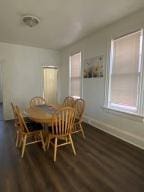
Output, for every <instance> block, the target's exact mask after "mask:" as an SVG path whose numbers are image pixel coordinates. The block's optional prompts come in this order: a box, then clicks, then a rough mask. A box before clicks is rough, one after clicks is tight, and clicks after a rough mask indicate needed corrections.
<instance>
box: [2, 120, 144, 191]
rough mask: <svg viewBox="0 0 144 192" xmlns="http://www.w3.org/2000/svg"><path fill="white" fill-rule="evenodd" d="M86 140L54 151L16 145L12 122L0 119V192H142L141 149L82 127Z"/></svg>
mask: <svg viewBox="0 0 144 192" xmlns="http://www.w3.org/2000/svg"><path fill="white" fill-rule="evenodd" d="M84 127H85V133H86V139H85V140H84V139H83V138H82V136H81V135H77V136H73V140H74V144H75V148H76V151H77V156H73V153H72V150H71V147H70V146H65V147H63V148H60V149H59V150H58V153H57V162H56V163H53V160H52V158H53V150H52V147H50V150H49V151H46V152H43V151H42V150H41V147H40V146H39V145H31V146H28V147H27V149H26V153H25V156H24V158H23V159H21V158H20V154H19V150H18V149H16V147H15V140H14V137H15V129H14V127H13V122H12V121H8V122H3V121H0V192H88V191H91V192H113V191H114V192H144V151H142V150H140V149H138V148H136V147H134V146H132V145H130V144H128V143H125V142H123V141H121V140H119V139H117V138H115V137H112V136H110V135H108V134H106V133H104V132H102V131H100V130H98V129H95V128H93V127H91V126H88V125H84Z"/></svg>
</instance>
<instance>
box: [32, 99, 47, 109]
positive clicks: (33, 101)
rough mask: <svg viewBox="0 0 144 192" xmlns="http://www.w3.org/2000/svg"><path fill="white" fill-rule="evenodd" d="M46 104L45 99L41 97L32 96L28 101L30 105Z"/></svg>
mask: <svg viewBox="0 0 144 192" xmlns="http://www.w3.org/2000/svg"><path fill="white" fill-rule="evenodd" d="M43 104H46V100H45V98H43V97H33V98H32V99H31V101H30V106H31V107H33V106H36V105H43Z"/></svg>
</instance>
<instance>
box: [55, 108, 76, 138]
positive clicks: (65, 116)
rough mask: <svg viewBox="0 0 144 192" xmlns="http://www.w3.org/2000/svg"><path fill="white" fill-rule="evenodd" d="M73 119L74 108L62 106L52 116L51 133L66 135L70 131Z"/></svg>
mask: <svg viewBox="0 0 144 192" xmlns="http://www.w3.org/2000/svg"><path fill="white" fill-rule="evenodd" d="M74 120H75V109H74V108H72V107H63V108H61V109H59V110H57V111H56V112H55V113H54V114H53V116H52V134H54V135H58V136H60V135H68V134H70V133H71V131H72V128H73V125H74Z"/></svg>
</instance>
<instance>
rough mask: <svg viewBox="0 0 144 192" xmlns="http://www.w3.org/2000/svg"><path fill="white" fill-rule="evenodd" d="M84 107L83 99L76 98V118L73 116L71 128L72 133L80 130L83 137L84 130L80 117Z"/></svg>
mask: <svg viewBox="0 0 144 192" xmlns="http://www.w3.org/2000/svg"><path fill="white" fill-rule="evenodd" d="M84 109H85V101H84V100H83V99H77V100H76V101H75V112H76V118H75V123H74V127H73V129H72V133H73V134H74V133H78V132H81V133H82V135H83V138H85V134H84V130H83V127H82V117H83V114H84Z"/></svg>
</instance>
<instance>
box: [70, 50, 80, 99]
mask: <svg viewBox="0 0 144 192" xmlns="http://www.w3.org/2000/svg"><path fill="white" fill-rule="evenodd" d="M70 95H71V96H74V97H80V95H81V52H79V53H77V54H75V55H72V56H70Z"/></svg>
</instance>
